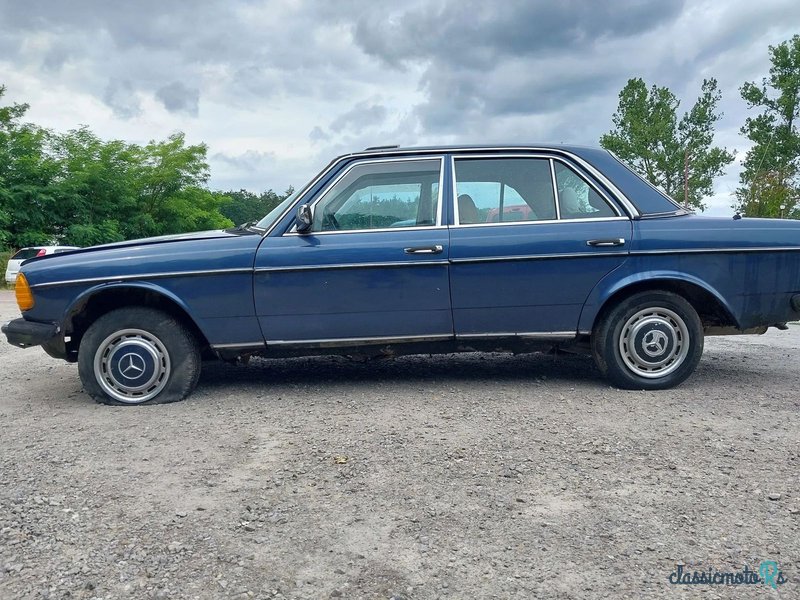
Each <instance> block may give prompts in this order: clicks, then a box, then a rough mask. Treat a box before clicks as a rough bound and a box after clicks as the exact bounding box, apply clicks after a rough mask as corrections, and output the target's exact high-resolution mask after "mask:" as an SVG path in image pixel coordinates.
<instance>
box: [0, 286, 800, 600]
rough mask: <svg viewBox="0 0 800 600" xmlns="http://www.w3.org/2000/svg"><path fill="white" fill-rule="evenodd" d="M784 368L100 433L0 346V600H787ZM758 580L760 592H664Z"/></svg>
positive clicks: (296, 393)
mask: <svg viewBox="0 0 800 600" xmlns="http://www.w3.org/2000/svg"><path fill="white" fill-rule="evenodd" d="M15 316H16V308H15V306H14V304H13V298H12V296H11V294H10V293H8V292H0V321H3V320H7V319H10V318H13V317H15ZM799 358H800V326H797V327H791V328H790V331H787V332H770V333H768V334H767V335H765V336H760V337H747V338H744V337H731V338H712V339H710V340H707V346H706V352H705V356H704V358H703V360H702V362H701V364H700V367H699V369H698V372H697V373H696V375H695V376H694V377H693V378H691V379H690V380H689V381H688V382H687V383H685V384H684V385H683V386H681V387H680V388H678V389H676V390H671V391H666V392H626V391H619V390H616V389H613V388H610V387H608V386H607V385H606V384H605V382H604V381H603V380H602V379H601V378H600V376H599V374H598V372H597V371H596V370H595V368H594V366H593V364H592V362H591V360H590V359H589V358H586V357H579V356H570V355H557V356H552V355H535V356H517V357H513V356H505V355H494V354H476V355H459V356H445V357H433V358H430V357H409V358H402V359H396V360H391V361H382V362H370V363H365V364H362V363H354V362H349V361H347V360H344V359H338V358H315V359H295V360H287V361H280V362H279V361H262V360H254V361H252V362H251V363H250V365H249V366H247V367H233V366H227V365H221V364H216V363H208V364H207V365H206V366H205V367H204V373H203V376H202V378H201V380H200V385H199V386H198V388H197V391H196V392H195V393H194V395H193V396H192V397H191V398H190V399H188V400H187V401H184V402H181V403H178V404H173V405H166V406H152V407H147V406H145V407H132V408H112V407H107V406H100V405H96V404H95V403H94V402H93V401H92V400H91V399H90V398H89V397H88V396H87V395H86V394H84V393H83V392H82V391H81V385H80V382H79V380H78V374H77V369H76V367H75V366H74V365H67V364H65V363H62V362H60V361H56V360H54V359H51V358H49V357H48V356H46V355H45V354H44V353H43V352H42V351H41V350H40V349H36V348H34V349H28V350H20V349H15V348H13V347H11V346H9V345H7V344H6V343H5V341H4V340H3V343H2V344H0V365H1V366H0V390H2V392H0V394H2V397H1V398H0V597H1V598H3V599H5V598H72V599H76V598H87V599H88V598H228V597H238V598H336V597H342V598H385V599H389V598H406V599H409V600H411V599H417V598H418V599H424V598H473V597H474V598H645V597H646V598H661V597H663V598H672V597H676V596H677V597H696V596H697V595H698V594H701V597H703V598H733V597H735V598H763V597H780V598H798V597H800V535H799V534H800V424H799V418H798V417H799V416H800V394H798V384H799V383H800V375H799V374H798V364H797V363H798V359H799ZM765 559H772V560H775V561H777V563H778V565H779V567H780V569H781V570H782V571H783V573H784V576H785V577H786V578H788V583H786V584H784V585H781V586H779V587H778V589H777V591H773V590H772V589H770V588H767V587H765V586H762V585H757V586H755V585H751V586H737V587H725V586H675V585H671V584H670V583H669V582H668V577H669V575H670V574H671V573H672V572H673V571H675V570H676V565H677V564H683V565H685V568H686V569H690V570H708V569H715V570H722V571H731V570H740V569H741V568H742V567H743V566H744V565H748V566H749V567H750V568H756V569H757V568H758V565H759V564H760V563H761V561H762V560H765Z"/></svg>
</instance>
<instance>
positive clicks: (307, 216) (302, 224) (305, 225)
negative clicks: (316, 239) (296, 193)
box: [297, 204, 314, 233]
mask: <svg viewBox="0 0 800 600" xmlns="http://www.w3.org/2000/svg"><path fill="white" fill-rule="evenodd" d="M313 219H314V218H313V215H312V214H311V207H310V206H309V205H308V204H301V205H300V206H298V207H297V233H308V232H309V231H311V224H312V223H313Z"/></svg>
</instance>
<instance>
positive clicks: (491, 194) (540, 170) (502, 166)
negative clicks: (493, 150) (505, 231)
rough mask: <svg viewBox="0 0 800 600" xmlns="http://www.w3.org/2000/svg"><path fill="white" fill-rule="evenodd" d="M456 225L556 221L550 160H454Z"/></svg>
mask: <svg viewBox="0 0 800 600" xmlns="http://www.w3.org/2000/svg"><path fill="white" fill-rule="evenodd" d="M455 169H456V197H457V212H458V220H457V223H459V224H462V225H469V224H475V223H507V222H508V223H510V222H518V221H547V220H552V219H555V218H556V201H555V195H554V194H553V178H552V175H551V173H550V161H549V160H547V159H538V158H474V159H470V158H466V159H458V160H456V161H455Z"/></svg>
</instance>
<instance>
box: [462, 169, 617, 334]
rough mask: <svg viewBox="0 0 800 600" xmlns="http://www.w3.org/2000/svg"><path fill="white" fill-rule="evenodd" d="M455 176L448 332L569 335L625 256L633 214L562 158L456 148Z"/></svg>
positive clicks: (574, 332)
mask: <svg viewBox="0 0 800 600" xmlns="http://www.w3.org/2000/svg"><path fill="white" fill-rule="evenodd" d="M453 179H454V189H455V202H454V208H455V216H454V225H453V226H452V227H451V230H450V261H451V273H450V281H451V296H452V304H453V321H454V329H455V334H456V335H457V336H458V337H459V338H462V339H463V338H469V337H483V336H508V335H517V336H523V337H526V336H529V337H549V336H553V337H565V336H572V335H575V334H576V332H577V328H578V319H579V316H580V312H581V309H582V307H583V305H584V303H585V301H586V299H587V297H588V295H589V293H590V291H591V290H592V288H593V287H594V286H595V285H596V284H597V282H598V281H599V280H600V279H602V278H603V277H604V276H605V275H606V274H608V273H609V272H610V271H612V270H613V269H615V268H617V267H619V266H620V265H621V264H622V262H623V261H625V260H626V258H627V255H628V246H629V243H630V238H631V221H630V219H629V218H628V217H627V216H626V215H625V214H624V213H623V212H622V210H621V209H620V207H618V206H617V205H616V203H615V202H613V201H612V199H611V198H610V197H609V196H608V195H607V194H606V193H605V192H604V191H603V190H602V189H601V188H600V186H598V185H597V184H596V183H595V182H593V181H592V180H591V179H590V178H589V177H588V176H587V175H586V174H585V173H584V172H582V171H581V170H580V168H579V167H578V166H577V165H575V164H571V163H570V162H569V161H567V160H565V159H562V158H560V157H551V156H547V155H526V156H520V155H513V156H482V157H476V156H454V157H453Z"/></svg>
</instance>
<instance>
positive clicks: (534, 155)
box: [450, 149, 639, 227]
mask: <svg viewBox="0 0 800 600" xmlns="http://www.w3.org/2000/svg"><path fill="white" fill-rule="evenodd" d="M520 150H521V152H520V153H519V154H451V155H450V172H451V176H452V180H453V194H452V196H453V215H454V217H453V223H454V224H453V225H452V226H453V227H476V226H486V225H514V224H517V225H519V224H521V225H534V224H540V223H583V222H593V223H594V222H597V221H612V220H623V221H630V217H629V216H627V215H623V214H622V213H621V212H620V210H619V207H618V206H617V203H619V204H620V205H622V206H623V207H624V208H626V209H628V208H629V207H628V206H627V205H626V203H625V202H623V201H622V199H621V197H620V198H618V197H617V194H616V193H611V196H610V197H609V194H608V193H606V192H605V190H601V189H599V188H598V187H597V186H596V185H595V184H594V182H593V181H591V180H587V178H586V177H585V176H584V175H583V174H582V173H580V172H578V171H576V170H575V168H574V167H573V166H572V165H570V164H569V161H567V160H564V159H563V157H561V156H552V154H547V150H546V149H544V150H542V151H541V153H539V152H531V151H527V150H526V149H520ZM551 152H552V151H551ZM569 156H570V160H573V159H577V157H573V155H569ZM505 158H530V159H538V160H547V161H549V163H550V164H549V168H550V177H551V183H550V184H551V185H552V186H553V198H554V199H555V204H556V205H555V209H556V218H555V219H537V220H535V221H504V222H498V223H464V224H462V223H460V222H459V215H458V183H457V181H456V160H461V159H505ZM555 161H558V162H560V163H561V164H563V165H565V166H566V167H567V168H568V169H570V170H571V171H573V172H574V173H575V175H576V176H577V177H579V178H580V179H581V181H583V182H585V183H586V185H588V186H589V187H590V188H592V189H593V190H594V191H595V192H596V193H597V194H598V195H599V196H600V197H601V198H602V199H603V200H604V201H605V202H606V204H608V206H609V207H610V208H611V210H613V211H614V212H615V213H616V215H617V216H615V217H586V218H581V219H563V218H561V206H560V203H559V198H558V184H557V180H556V175H555ZM575 163H576V164H577V165H579V166H580V167H581V168H583V169H584V170H585V171H587V172H588V173H589V174H590V175H591V176H592V177H594V178H595V179H598V180H600V182H601V183H603V184H604V185H605V184H606V181H607V180H605V181H603V179H604V178H601V177H598V176H597V170H596V169H595V171H594V172H592V171H590V170H589V169H588V168H586V165H584V164H583V163H582V161H580V160H575ZM588 166H591V165H588ZM607 187H608V186H607ZM615 189H616V188H615ZM617 191H619V190H617ZM620 194H621V192H620ZM622 197H624V196H622ZM626 200H627V198H626ZM632 214H633V213H632ZM635 214H636V215H637V216H638V214H639V213H638V211H636V212H635Z"/></svg>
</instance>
